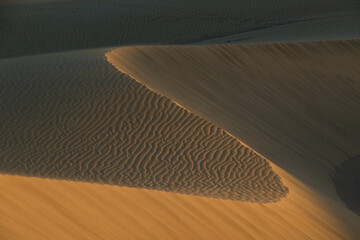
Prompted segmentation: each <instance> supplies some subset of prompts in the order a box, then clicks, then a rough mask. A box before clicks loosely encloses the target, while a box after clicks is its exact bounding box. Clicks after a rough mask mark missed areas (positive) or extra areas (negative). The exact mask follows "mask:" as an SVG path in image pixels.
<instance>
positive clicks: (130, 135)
mask: <svg viewBox="0 0 360 240" xmlns="http://www.w3.org/2000/svg"><path fill="white" fill-rule="evenodd" d="M75 55H76V54H75ZM78 56H82V55H81V54H78ZM52 58H54V60H53V59H52ZM79 60H80V59H76V58H75V59H74V56H73V54H72V53H67V54H62V55H54V56H51V55H46V56H37V57H27V58H26V59H24V60H22V59H21V58H20V59H12V60H4V61H3V66H4V69H6V72H5V73H4V75H3V77H2V78H1V80H0V84H1V86H0V88H1V89H3V91H4V93H3V94H2V101H1V106H0V108H1V113H0V116H1V122H2V125H1V129H0V132H1V134H0V146H1V149H2V151H1V153H0V158H1V160H2V161H1V162H0V171H1V173H7V174H17V175H23V176H37V177H47V178H58V179H66V180H76V181H89V182H97V183H106V184H116V185H120V186H128V187H139V188H148V189H156V190H162V191H170V192H180V193H187V194H193V195H201V196H207V197H215V198H224V199H232V200H241V201H251V202H274V201H278V200H280V198H282V197H284V196H285V195H286V194H287V192H288V189H287V188H286V187H285V186H283V185H282V182H281V180H280V177H279V176H277V175H276V174H275V173H274V172H273V171H272V170H271V167H270V165H269V164H268V162H267V160H265V159H264V158H263V157H262V156H260V155H259V154H257V153H256V152H254V151H253V150H252V149H250V148H249V147H248V146H246V145H244V144H243V143H241V142H240V141H239V140H237V139H236V138H234V137H232V136H230V135H229V134H228V133H226V132H225V131H224V130H222V129H221V128H219V127H218V126H216V125H215V124H213V123H211V122H209V121H206V120H204V119H202V118H200V117H198V116H196V115H195V114H193V113H190V112H189V111H187V110H186V109H184V108H182V107H180V106H178V105H176V104H175V103H174V102H172V101H171V100H169V99H168V98H166V97H163V96H160V95H158V94H156V93H154V92H152V91H151V90H149V89H146V87H144V86H143V85H141V84H140V83H138V82H136V81H135V80H133V79H131V78H129V77H127V76H125V75H124V74H121V73H119V72H118V71H117V70H116V69H115V68H114V67H112V66H111V65H110V64H108V63H107V62H106V60H105V59H104V58H103V57H99V56H96V55H90V57H89V58H88V60H87V61H84V60H82V61H81V60H80V61H79ZM17 64H20V65H21V67H22V71H21V73H20V74H19V73H18V72H16V70H15V68H17ZM89 66H92V69H89ZM57 69H63V71H61V72H60V71H57ZM33 72H36V73H39V75H36V74H35V75H32V74H31V73H33ZM42 74H47V75H46V76H47V77H41V76H40V75H42Z"/></svg>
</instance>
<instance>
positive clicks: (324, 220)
mask: <svg viewBox="0 0 360 240" xmlns="http://www.w3.org/2000/svg"><path fill="white" fill-rule="evenodd" d="M106 51H108V50H106V49H103V50H94V51H82V52H70V53H62V54H52V55H44V56H37V57H27V58H19V59H8V60H4V61H1V62H0V64H1V65H2V66H3V68H2V69H6V71H3V72H2V76H3V77H2V78H1V79H5V80H3V82H2V83H3V84H4V86H7V88H0V89H1V91H2V92H1V94H0V96H7V98H3V99H2V100H1V101H5V99H8V98H9V99H13V100H14V101H13V102H11V101H9V99H8V100H7V104H2V105H1V106H2V108H1V111H2V113H3V114H5V113H6V114H7V115H6V117H3V119H7V117H12V119H13V121H14V123H11V122H9V121H4V122H5V123H6V124H7V125H8V126H9V128H10V129H12V130H13V136H11V134H10V133H9V131H8V129H7V128H5V127H3V126H4V125H1V126H2V132H1V133H3V134H5V133H6V136H7V137H9V139H12V141H9V140H8V139H3V138H2V143H3V144H5V146H6V148H3V146H4V145H2V148H1V153H2V154H3V155H2V156H3V157H4V158H2V159H1V161H3V160H5V161H9V159H12V161H16V162H17V163H18V164H19V165H20V166H22V167H28V168H26V169H23V168H21V167H17V165H16V164H15V165H12V166H14V168H13V169H12V171H22V172H23V173H25V172H26V171H27V173H29V174H34V173H37V174H39V173H44V172H41V171H39V166H42V165H39V166H37V165H35V164H31V162H28V163H29V164H28V165H27V164H25V163H24V162H23V161H19V160H17V159H14V158H12V156H11V155H10V154H7V153H8V152H9V151H12V153H13V154H17V155H20V154H19V153H17V152H16V149H17V150H18V151H22V153H23V155H22V159H23V160H29V159H34V160H35V161H34V163H36V161H37V160H36V158H37V157H40V158H43V159H48V160H50V162H51V161H52V160H54V159H53V158H48V157H49V156H54V157H56V158H55V159H58V160H59V159H61V158H59V155H51V153H50V152H49V151H48V150H57V151H58V152H59V149H65V150H67V149H72V150H73V151H74V152H72V153H71V152H70V153H71V154H73V156H74V158H73V161H71V162H70V161H68V162H66V163H69V164H65V165H64V166H65V168H60V169H56V167H55V166H56V165H53V166H54V167H55V168H49V169H50V170H51V171H48V174H49V173H52V174H53V173H56V172H59V173H63V174H64V173H68V171H65V170H69V166H70V167H71V168H72V169H79V168H78V166H83V167H85V166H86V165H84V164H82V162H77V161H76V158H77V157H76V154H78V155H80V156H82V160H83V161H84V160H85V163H90V162H89V161H86V159H87V156H86V155H85V154H84V153H86V152H87V153H94V152H96V151H95V150H93V149H92V146H87V147H86V144H88V143H89V141H95V143H96V142H97V143H100V140H102V141H108V140H107V138H106V137H107V135H105V134H101V133H103V131H104V129H105V130H107V126H113V125H112V122H111V121H112V120H113V119H114V118H110V119H108V120H107V116H109V115H110V116H117V115H118V114H119V115H121V114H120V112H119V111H118V110H117V107H120V106H117V105H116V104H110V103H116V101H115V100H116V99H114V100H113V101H110V100H109V96H113V95H112V94H118V95H117V96H120V95H121V96H124V95H126V96H129V94H130V95H131V93H134V90H135V89H137V88H141V89H144V91H143V92H142V94H143V96H144V97H146V94H144V93H146V92H148V90H146V89H145V88H143V87H141V85H139V84H138V83H135V82H133V80H131V79H130V78H129V77H127V76H125V75H124V74H121V73H119V72H118V71H117V70H115V69H114V68H111V67H110V65H109V64H107V63H106V62H105V58H104V55H103V54H104V53H105V52H106ZM5 66H6V68H5ZM19 69H22V71H23V72H20V71H19ZM5 76H6V78H4V77H5ZM9 79H11V80H12V83H13V84H10V83H9V82H6V80H9ZM96 79H101V81H100V82H98V81H97V80H96ZM130 80H131V81H130ZM130 82H132V86H133V88H126V90H127V91H124V90H121V89H120V88H117V87H119V86H125V85H124V83H126V84H130ZM65 83H66V84H65ZM94 83H97V85H96V84H94ZM110 83H112V84H110ZM114 83H116V84H114ZM15 86H17V88H15ZM20 86H21V87H20ZM106 86H111V88H114V89H115V90H112V89H107V90H109V91H105V89H106ZM194 87H195V85H194ZM44 88H46V89H47V91H46V92H44V91H41V89H44ZM16 89H17V90H16ZM26 89H29V91H28V90H26ZM5 90H6V91H5ZM31 90H33V91H31ZM80 90H81V91H80ZM145 90H146V91H145ZM19 92H22V93H23V95H19V94H16V93H19ZM104 92H105V93H107V94H103V93H104ZM9 93H12V94H9ZM85 93H86V94H89V93H93V96H92V97H88V98H86V97H85ZM95 93H97V94H95ZM148 94H153V93H148ZM155 95H156V94H155ZM156 96H158V95H156ZM133 97H134V99H136V97H137V96H133ZM17 98H20V99H19V100H21V101H19V100H16V99H17ZM93 99H97V100H101V99H103V100H105V99H107V100H108V101H99V102H98V103H103V104H104V106H103V108H105V109H108V110H109V109H113V110H114V111H115V113H114V112H111V111H103V113H102V114H104V113H106V114H108V115H102V114H101V112H102V111H101V110H99V108H101V106H99V105H98V104H95V103H97V102H94V101H93ZM45 100H46V101H45ZM86 100H89V103H87V101H86ZM129 100H130V99H127V100H126V101H129ZM114 101H115V102H114ZM80 103H82V104H80ZM86 104H88V105H91V104H92V105H91V107H86ZM94 104H95V105H94ZM50 105H51V106H57V107H59V106H62V108H60V109H62V110H64V112H63V113H61V114H60V113H59V112H57V111H55V110H53V109H51V107H49V106H50ZM112 105H114V106H115V109H114V106H112ZM145 106H150V105H147V104H145V103H144V105H143V107H145ZM78 108H80V109H85V110H89V109H91V110H92V112H91V113H99V114H88V113H86V111H85V112H82V111H80V110H76V111H74V110H75V109H78ZM120 108H121V107H120ZM151 108H152V109H162V106H156V105H155V104H153V105H151ZM146 109H147V108H145V109H144V110H146ZM174 109H177V108H175V107H174ZM45 110H46V111H45ZM70 110H71V111H73V113H76V114H73V115H71V114H70V113H68V112H67V111H70ZM15 112H17V113H15ZM48 113H52V114H53V115H54V116H57V117H54V116H53V115H51V114H48ZM133 113H136V111H135V109H134V111H133V110H131V111H130V112H129V115H132V114H133ZM80 114H82V115H81V116H91V117H92V118H91V121H90V118H89V119H86V120H87V121H86V122H83V123H82V124H83V125H84V127H83V128H78V131H77V133H81V132H82V133H84V134H87V133H88V132H90V133H100V134H95V135H94V136H95V138H96V137H97V138H98V139H97V140H94V139H93V138H92V137H91V136H90V135H88V136H87V137H85V136H86V135H83V136H84V137H82V138H79V137H78V135H77V134H75V132H76V131H75V132H74V131H73V129H71V126H77V127H79V126H82V125H81V124H79V123H78V122H77V118H76V116H79V115H80ZM1 116H3V115H1ZM16 116H17V117H16ZM65 116H66V117H65ZM71 116H72V117H71ZM223 117H226V115H223ZM44 118H46V119H47V120H44ZM104 118H105V120H104ZM24 119H27V120H31V121H25V120H24ZM48 119H50V120H51V119H52V121H55V123H56V124H55V123H54V122H52V121H49V120H48ZM97 121H98V123H100V122H103V123H102V124H101V129H100V130H94V128H93V127H88V126H94V125H93V124H95V123H96V122H97ZM156 121H158V120H156ZM130 122H131V121H130ZM1 123H3V121H1ZM25 123H27V124H25ZM39 123H42V125H41V124H39ZM85 123H88V124H85ZM135 123H136V121H135ZM14 126H18V128H19V129H15V128H14ZM33 126H36V127H38V131H31V130H32V127H33ZM55 126H63V127H64V128H63V129H66V130H67V131H63V129H62V128H60V129H59V128H57V127H55ZM179 126H184V124H179ZM175 127H177V126H175ZM54 128H55V129H57V130H58V131H57V132H55V133H56V134H55V133H54ZM44 129H47V130H48V131H44ZM85 129H86V131H85ZM95 129H96V128H95ZM83 130H84V131H83ZM174 130H176V129H174ZM15 133H16V134H19V133H21V135H22V136H24V137H25V138H26V139H27V140H28V142H26V144H28V146H32V147H33V149H34V150H36V152H37V153H38V155H32V154H31V153H32V152H31V151H28V150H30V149H29V148H27V147H26V146H27V145H25V144H21V142H22V141H23V140H22V139H19V138H17V137H16V134H15ZM59 133H62V134H64V135H59ZM105 133H108V134H109V136H110V135H112V134H114V133H112V132H111V131H105ZM118 133H119V132H118ZM198 133H199V136H204V135H203V133H202V131H199V132H198ZM52 134H55V136H61V137H66V136H67V135H66V134H70V135H71V136H74V139H76V140H79V139H80V140H81V142H80V143H76V142H75V146H76V147H78V148H75V147H72V146H70V143H71V144H74V141H72V139H69V140H70V143H68V142H64V143H63V146H57V145H56V144H52V143H55V142H56V141H58V142H59V141H60V140H61V139H62V138H57V139H56V138H54V137H53V136H54V135H52ZM37 136H40V138H37ZM41 136H43V137H42V138H41ZM46 136H47V137H46ZM112 136H114V135H112ZM168 136H169V135H168ZM35 138H36V139H37V140H35V142H33V141H34V139H35ZM215 140H216V138H215ZM18 141H20V142H18ZM212 141H213V140H212V139H211V140H210V141H209V142H212ZM10 142H11V143H12V144H11V145H10V144H7V145H6V143H10ZM22 143H25V142H22ZM49 143H50V144H49ZM140 143H141V142H137V143H136V144H134V145H138V144H140ZM81 144H84V145H85V146H81ZM11 146H12V147H14V148H15V149H14V148H11ZM96 146H99V145H96ZM114 147H115V149H116V145H114ZM113 149H114V148H113ZM24 150H26V151H24ZM80 150H82V151H80ZM110 150H111V149H109V150H106V149H105V150H104V148H100V151H101V152H102V153H101V154H98V155H94V156H93V157H96V156H102V155H104V156H105V157H109V156H110V157H112V156H113V155H111V154H109V151H110ZM24 153H25V154H24ZM64 153H66V154H67V155H66V156H69V154H70V153H69V152H66V151H65V152H64ZM115 155H116V154H115ZM8 157H10V158H8ZM215 157H216V156H215ZM92 160H94V158H92ZM243 160H245V159H243ZM290 160H291V159H289V161H290ZM255 161H256V160H255ZM101 162H102V163H107V161H106V159H105V160H104V158H98V159H96V161H92V162H91V163H92V164H90V165H89V167H95V168H94V169H97V168H96V167H97V166H98V165H96V163H101ZM210 162H211V161H210ZM259 162H260V163H262V162H263V161H259ZM37 163H39V162H37ZM203 163H205V161H203ZM265 163H266V162H265ZM8 164H10V165H11V164H12V163H11V161H9V162H8ZM71 164H72V166H71ZM74 165H75V166H74ZM4 166H5V167H7V166H6V165H5V164H4ZM265 166H266V167H267V166H268V165H267V164H265ZM271 166H272V168H273V169H274V171H275V172H276V173H278V174H279V175H280V176H281V177H282V181H283V182H284V185H285V186H287V187H288V188H289V193H288V194H287V195H286V197H285V198H282V199H281V201H279V202H277V203H272V204H262V203H248V202H241V201H230V200H223V199H214V198H205V197H197V196H192V195H185V194H175V193H170V192H164V191H150V190H147V189H139V188H127V187H119V186H109V185H98V184H89V183H80V182H70V181H59V180H49V179H44V178H29V177H20V176H10V175H0V190H1V191H0V236H1V238H2V239H24V238H25V239H29V238H31V237H32V238H33V239H94V238H95V239H96V238H97V239H234V240H235V239H276V240H278V239H301V240H303V239H324V240H325V239H326V240H328V239H356V238H357V236H359V235H360V229H359V220H358V217H357V216H356V215H354V214H352V213H351V212H350V211H349V210H347V208H346V207H345V206H344V205H343V204H341V203H340V204H339V202H338V201H336V199H335V200H334V199H332V198H329V197H328V196H326V195H324V194H322V193H320V192H318V191H314V190H313V189H312V188H311V187H309V186H307V185H305V184H303V183H302V182H301V181H299V180H298V179H297V178H294V177H293V176H292V175H290V174H288V173H287V172H285V171H283V170H282V169H281V168H279V167H277V166H276V165H274V164H271ZM60 167H61V166H60ZM7 169H8V171H10V170H11V169H9V168H7ZM104 169H105V170H107V169H109V166H106V165H104ZM30 170H32V171H30ZM34 170H37V171H34ZM40 170H41V169H40ZM53 170H54V171H53ZM55 170H56V171H55ZM238 171H241V169H238ZM83 172H84V173H86V172H87V173H88V175H90V176H97V175H98V176H103V175H102V173H103V172H101V171H100V172H91V168H88V169H86V168H84V169H83ZM89 172H90V173H89ZM261 172H263V171H256V174H255V176H261ZM13 173H15V172H13ZM259 174H260V175H259ZM39 175H40V174H39ZM139 175H141V174H139ZM52 176H54V175H52ZM63 176H64V175H63ZM68 176H71V175H68ZM56 177H58V176H56ZM81 177H82V176H80V177H79V179H81ZM227 177H228V176H227ZM143 179H146V176H144V178H143ZM148 179H151V177H150V178H148ZM229 179H231V178H229ZM98 180H101V181H102V179H101V178H100V179H98ZM111 180H112V179H111ZM213 180H215V182H216V178H213ZM274 180H276V178H274ZM275 182H276V181H275ZM262 184H265V185H266V184H267V183H266V182H262ZM281 186H282V185H281ZM281 189H284V188H283V186H282V188H281ZM192 190H193V191H194V190H196V189H195V188H193V189H192ZM280 193H281V191H280Z"/></svg>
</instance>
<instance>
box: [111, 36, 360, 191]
mask: <svg viewBox="0 0 360 240" xmlns="http://www.w3.org/2000/svg"><path fill="white" fill-rule="evenodd" d="M107 56H108V59H109V61H110V62H112V63H113V64H114V65H115V66H116V67H117V68H118V69H119V70H120V71H122V72H124V73H128V74H129V75H130V76H132V77H133V78H134V79H137V80H138V81H140V82H141V83H143V84H145V85H146V86H148V87H150V88H151V89H153V90H154V91H156V92H159V93H161V94H164V95H165V96H168V97H169V98H170V99H173V100H174V101H176V102H177V103H179V104H180V105H182V106H185V107H186V108H188V109H190V110H191V111H192V112H195V113H197V114H199V115H200V116H202V117H204V118H205V119H210V120H211V121H213V122H215V123H216V124H218V125H219V126H221V127H223V128H224V129H225V130H227V131H228V132H230V133H231V134H232V135H234V136H236V137H237V138H239V139H241V140H242V141H243V142H245V143H246V144H248V145H249V146H251V147H252V148H253V149H255V150H256V151H257V152H259V153H260V154H262V155H264V156H265V157H266V158H268V159H270V161H271V162H273V163H275V164H277V165H278V166H280V167H281V168H283V169H284V170H286V171H288V172H289V173H291V174H293V175H294V176H296V177H297V178H299V179H300V180H301V181H304V182H305V183H307V184H309V185H311V186H313V187H315V188H317V189H318V190H320V191H323V192H324V193H325V194H329V195H330V196H336V193H335V191H334V190H335V189H334V186H333V181H332V179H331V175H332V174H333V173H334V167H335V166H338V165H340V164H341V163H342V162H343V161H345V160H347V159H348V158H351V157H354V156H357V155H358V154H359V152H360V147H359V142H360V130H359V129H360V94H359V92H360V81H359V77H360V70H359V67H358V66H359V65H360V42H359V41H332V42H331V41H330V42H312V43H311V42H309V43H287V44H285V43H283V44H260V45H218V46H175V47H171V46H158V47H146V46H144V47H124V48H119V49H117V50H115V51H113V52H111V53H108V54H107ZM329 185H331V188H328V186H329Z"/></svg>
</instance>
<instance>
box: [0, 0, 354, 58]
mask: <svg viewBox="0 0 360 240" xmlns="http://www.w3.org/2000/svg"><path fill="white" fill-rule="evenodd" d="M359 29H360V2H359V1H357V0H312V1H310V0H296V1H289V0H257V1H254V0H221V1H219V0H171V1H169V0H146V1H144V0H87V1H73V0H0V58H4V57H14V56H24V55H33V54H40V53H50V52H62V51H67V50H77V49H89V48H99V47H109V46H118V45H120V44H121V45H133V44H167V43H172V44H174V43H177V44H186V43H190V42H191V43H194V42H200V41H204V40H208V39H213V38H220V37H225V39H223V38H221V39H220V42H222V43H223V42H227V41H228V42H269V41H301V40H329V39H354V38H360V32H359ZM229 35H231V36H229ZM215 41H216V42H217V43H219V40H215ZM211 42H212V43H213V40H212V41H211Z"/></svg>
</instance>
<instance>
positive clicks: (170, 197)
mask: <svg viewBox="0 0 360 240" xmlns="http://www.w3.org/2000/svg"><path fill="white" fill-rule="evenodd" d="M277 172H279V174H281V176H282V177H284V178H286V179H287V180H286V185H287V186H288V187H289V188H290V189H291V191H290V192H289V194H288V195H287V196H286V197H285V198H283V199H282V200H281V201H279V202H278V203H274V204H260V203H246V202H240V201H230V200H220V199H214V198H204V197H196V196H191V195H185V194H174V193H167V192H162V191H151V190H146V189H137V188H126V187H117V186H109V185H98V184H89V183H79V182H68V181H58V180H49V179H40V178H27V177H19V176H6V175H0V190H1V191H0V238H1V239H4V240H17V239H19V240H23V239H34V240H42V239H46V240H48V239H59V240H67V239H69V240H72V239H106V240H109V239H115V240H118V239H124V240H132V239H154V240H155V239H156V240H157V239H164V240H168V239H179V240H183V239H194V240H198V239H204V240H207V239H213V240H218V239H224V240H238V239H245V240H247V239H259V240H264V239H266V240H282V239H284V240H288V239H295V240H304V239H316V240H331V239H346V240H357V239H358V236H359V234H360V229H359V224H358V222H356V218H355V219H352V221H350V220H349V218H348V216H347V213H346V211H344V212H342V214H340V215H339V214H338V215H334V213H333V210H332V209H333V207H334V205H333V204H331V202H330V205H329V202H326V203H325V202H319V195H318V194H317V193H315V192H313V191H311V190H309V189H308V188H306V187H305V186H304V185H303V184H301V183H299V182H298V181H297V180H296V179H293V178H292V177H291V176H289V175H287V174H286V173H284V172H283V171H281V170H280V169H277ZM341 211H342V209H339V212H341Z"/></svg>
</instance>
